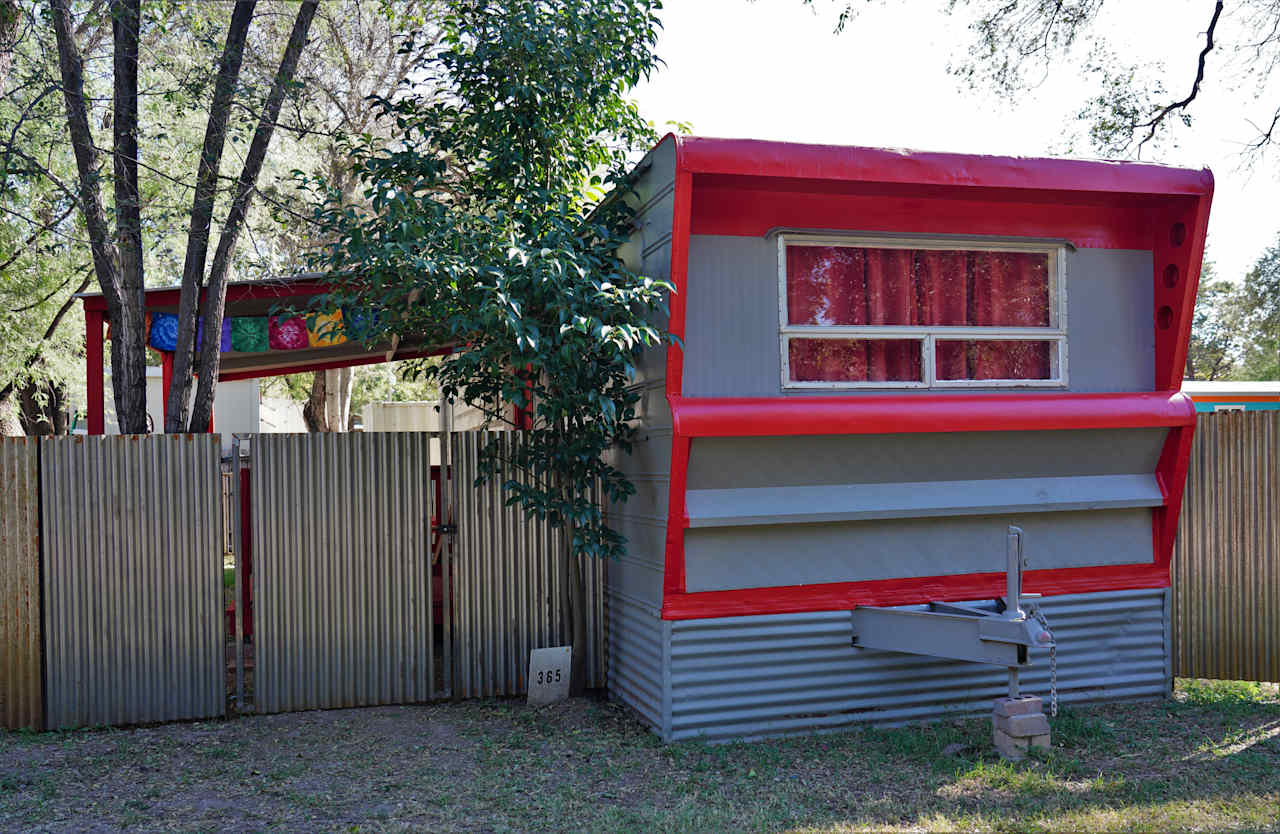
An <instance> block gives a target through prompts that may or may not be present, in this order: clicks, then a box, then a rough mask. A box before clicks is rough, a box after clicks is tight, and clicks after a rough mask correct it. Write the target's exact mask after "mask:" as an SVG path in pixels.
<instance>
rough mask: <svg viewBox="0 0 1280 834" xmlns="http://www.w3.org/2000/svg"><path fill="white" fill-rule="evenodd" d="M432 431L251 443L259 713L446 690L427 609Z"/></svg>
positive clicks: (439, 635)
mask: <svg viewBox="0 0 1280 834" xmlns="http://www.w3.org/2000/svg"><path fill="white" fill-rule="evenodd" d="M433 439H434V436H433V435H429V434H424V433H410V432H385V433H384V432H378V433H352V434H345V433H342V434H339V433H333V434H305V435H303V434H258V435H253V436H252V437H251V438H250V439H249V440H248V443H249V460H250V473H251V477H250V484H251V486H250V501H249V506H250V507H251V524H250V527H251V530H252V533H251V536H252V553H253V574H252V576H253V579H252V581H253V591H254V593H253V599H254V617H253V619H254V635H253V641H254V642H253V650H254V658H253V659H254V674H253V686H254V698H255V704H256V706H257V708H258V709H259V710H261V711H265V712H284V711H289V710H303V709H324V708H331V707H353V706H371V705H375V704H401V703H414V702H421V701H428V700H431V699H433V698H437V697H441V696H443V695H445V694H447V687H446V685H445V682H444V676H445V669H446V666H445V662H444V661H445V658H444V657H443V654H444V653H445V652H444V650H446V649H447V646H448V641H447V640H446V639H444V638H445V635H444V634H443V629H441V628H440V627H439V626H437V625H436V624H435V622H434V617H433V615H432V609H433V606H432V552H431V518H432V489H431V483H432V480H431V464H432V462H431V445H432V440H433ZM239 482H240V479H239V478H238V477H233V479H232V483H233V485H238V484H239ZM232 503H233V504H234V503H235V502H234V501H233V502H232ZM443 558H444V562H445V564H443V565H442V568H443V574H444V575H443V579H444V580H446V581H447V579H448V570H447V556H446V557H443Z"/></svg>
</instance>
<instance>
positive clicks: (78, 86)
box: [49, 0, 147, 431]
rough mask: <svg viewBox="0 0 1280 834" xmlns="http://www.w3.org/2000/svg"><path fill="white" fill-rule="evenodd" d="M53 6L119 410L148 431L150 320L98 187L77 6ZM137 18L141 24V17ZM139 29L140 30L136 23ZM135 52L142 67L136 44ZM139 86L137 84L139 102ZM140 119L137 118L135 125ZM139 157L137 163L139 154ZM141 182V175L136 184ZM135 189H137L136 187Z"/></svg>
mask: <svg viewBox="0 0 1280 834" xmlns="http://www.w3.org/2000/svg"><path fill="white" fill-rule="evenodd" d="M49 11H50V20H51V22H52V24H53V29H54V35H55V37H56V39H57V43H58V70H59V73H60V75H61V78H62V97H63V102H64V104H65V105H66V111H67V133H68V135H69V136H70V138H71V148H72V151H73V152H74V155H75V159H76V183H77V194H76V196H77V200H78V202H79V204H80V212H81V214H82V215H83V217H84V222H85V231H86V232H87V234H88V238H89V251H90V253H91V254H92V255H93V269H94V274H95V276H96V277H97V279H98V285H99V286H100V287H101V288H102V295H103V298H104V300H105V301H106V305H107V317H108V319H109V320H110V321H111V326H112V332H113V334H115V338H113V339H112V344H111V365H112V373H111V380H112V388H113V389H114V392H115V402H116V414H117V416H118V418H119V420H120V425H121V427H122V430H125V431H145V430H146V422H147V400H146V355H145V353H144V351H145V347H144V346H143V343H142V338H141V336H142V334H141V330H142V326H141V325H142V322H143V321H144V318H143V310H142V298H141V293H140V292H136V293H135V292H125V289H124V285H123V280H122V275H121V270H120V260H119V255H118V253H117V252H116V248H115V245H114V243H113V242H112V236H111V233H110V229H109V227H108V225H107V220H106V214H105V212H104V211H103V208H102V198H101V194H100V192H99V189H98V180H99V174H100V171H99V164H98V151H97V146H96V145H95V144H94V140H93V133H92V131H91V130H90V129H89V114H88V108H87V106H86V104H85V99H84V60H83V58H82V57H81V55H80V49H79V47H78V46H77V45H76V41H75V32H74V29H73V27H72V25H71V10H70V8H69V5H68V2H67V0H50V3H49ZM113 12H114V8H113ZM133 21H134V23H136V18H133ZM113 28H114V25H113ZM133 31H134V32H135V33H136V26H135V28H134V29H133ZM121 35H122V39H124V40H126V41H127V40H128V37H127V36H128V24H127V23H125V24H124V29H123V31H122V32H121ZM135 43H136V40H135ZM126 51H127V50H126ZM133 55H134V58H135V61H134V68H135V70H136V56H137V50H136V49H134V51H133ZM135 80H136V75H135ZM136 89H137V88H136V85H135V87H134V91H135V95H134V101H135V104H136ZM135 112H136V110H135ZM117 117H118V114H117ZM136 124H137V122H136V119H135V121H134V126H135V128H136ZM134 161H135V163H136V155H135V156H134ZM136 182H137V179H136V178H135V179H134V183H135V184H136ZM134 191H135V193H136V188H135V189H134ZM139 277H140V274H139Z"/></svg>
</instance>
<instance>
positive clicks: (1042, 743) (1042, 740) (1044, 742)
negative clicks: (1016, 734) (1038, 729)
mask: <svg viewBox="0 0 1280 834" xmlns="http://www.w3.org/2000/svg"><path fill="white" fill-rule="evenodd" d="M1031 746H1032V747H1039V748H1041V749H1043V750H1048V749H1049V734H1048V733H1045V734H1044V735H1042V736H1032V737H1031Z"/></svg>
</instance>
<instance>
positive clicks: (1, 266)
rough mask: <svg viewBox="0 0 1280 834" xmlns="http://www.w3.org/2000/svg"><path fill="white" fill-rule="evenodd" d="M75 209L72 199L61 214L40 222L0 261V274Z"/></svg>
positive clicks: (22, 309)
mask: <svg viewBox="0 0 1280 834" xmlns="http://www.w3.org/2000/svg"><path fill="white" fill-rule="evenodd" d="M73 196H74V195H73ZM75 210H76V203H75V201H74V200H72V202H71V203H70V204H68V205H67V208H66V210H65V211H63V212H62V214H60V215H58V216H57V217H56V218H55V219H53V220H50V221H49V222H48V223H44V224H42V225H41V226H40V228H38V229H36V230H35V231H34V232H32V233H31V234H29V235H28V236H27V239H26V240H24V241H23V242H22V245H20V246H18V247H17V248H16V249H14V252H13V254H12V255H10V256H9V257H8V258H6V259H5V260H4V261H0V274H2V273H3V272H4V271H5V270H6V269H8V268H9V267H10V266H12V265H13V263H14V262H15V261H16V260H18V258H20V257H22V251H23V250H24V249H26V248H27V247H28V246H30V245H32V244H33V243H35V242H36V241H37V240H39V239H40V236H41V235H42V234H44V233H45V232H47V231H49V230H50V229H52V228H53V227H54V226H57V225H58V224H59V223H61V222H62V221H63V220H66V219H67V217H68V216H69V215H70V214H71V212H73V211H75ZM54 292H57V290H55V291H54ZM45 301H48V299H47V298H45V299H42V300H40V301H37V302H36V303H35V304H32V305H31V307H38V306H40V305H41V304H43V303H44V302H45ZM31 307H22V308H19V309H17V310H13V311H12V312H15V313H21V312H23V311H25V310H30V309H31Z"/></svg>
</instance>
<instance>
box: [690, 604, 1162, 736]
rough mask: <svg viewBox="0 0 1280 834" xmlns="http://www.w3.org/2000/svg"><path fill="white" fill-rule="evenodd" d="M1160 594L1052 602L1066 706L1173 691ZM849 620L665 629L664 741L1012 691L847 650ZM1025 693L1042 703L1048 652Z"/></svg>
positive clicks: (892, 718) (883, 714)
mask: <svg viewBox="0 0 1280 834" xmlns="http://www.w3.org/2000/svg"><path fill="white" fill-rule="evenodd" d="M1164 599H1165V595H1164V592H1163V591H1162V590H1142V591H1113V592H1107V593H1097V594H1079V595H1070V596H1058V597H1050V598H1046V599H1044V600H1042V603H1043V610H1044V612H1045V615H1046V616H1047V617H1048V620H1049V623H1050V625H1051V626H1052V627H1053V632H1054V636H1055V638H1056V639H1057V642H1058V692H1059V696H1060V698H1061V700H1062V701H1063V702H1064V703H1077V702H1084V701H1098V700H1111V699H1121V698H1153V697H1158V696H1161V695H1163V694H1164V693H1166V692H1167V691H1168V689H1167V686H1168V680H1167V676H1166V671H1165V664H1166V653H1167V643H1166V640H1165V631H1164V624H1165V617H1166V616H1167V612H1166V608H1165V603H1164ZM851 619H852V618H851V615H850V613H849V612H847V611H831V612H819V613H809V614H780V615H770V616H753V617H723V618H717V619H707V620H683V621H679V622H675V623H673V624H672V630H671V637H670V654H671V661H670V666H671V693H670V697H671V715H670V730H669V732H667V733H665V737H666V739H667V740H675V739H682V738H693V737H704V738H708V739H722V740H723V739H733V738H759V737H763V736H773V735H786V734H791V733H803V732H813V731H817V730H823V729H831V728H836V727H841V726H845V725H848V724H852V723H856V722H873V723H879V724H892V723H902V722H908V721H918V720H927V719H934V718H940V717H943V716H952V715H982V714H988V713H989V712H990V710H991V703H992V701H993V700H994V699H995V698H998V697H1001V696H1002V695H1003V694H1004V693H1005V692H1006V691H1007V676H1006V672H1005V671H1004V670H1003V669H998V668H995V667H991V666H984V665H981V664H977V663H963V662H957V661H950V660H941V659H936V658H927V657H919V656H915V655H908V654H898V653H892V652H880V651H871V650H865V649H854V648H852V647H851V645H850V643H851V640H852V624H851ZM1033 661H1034V665H1033V666H1032V668H1031V669H1029V670H1026V671H1024V672H1023V673H1022V676H1021V680H1022V686H1023V690H1024V691H1027V692H1031V693H1035V694H1043V695H1045V696H1046V697H1047V696H1048V694H1049V664H1048V657H1047V654H1046V653H1043V652H1040V653H1033Z"/></svg>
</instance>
